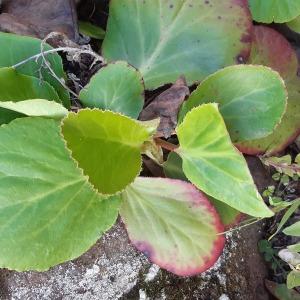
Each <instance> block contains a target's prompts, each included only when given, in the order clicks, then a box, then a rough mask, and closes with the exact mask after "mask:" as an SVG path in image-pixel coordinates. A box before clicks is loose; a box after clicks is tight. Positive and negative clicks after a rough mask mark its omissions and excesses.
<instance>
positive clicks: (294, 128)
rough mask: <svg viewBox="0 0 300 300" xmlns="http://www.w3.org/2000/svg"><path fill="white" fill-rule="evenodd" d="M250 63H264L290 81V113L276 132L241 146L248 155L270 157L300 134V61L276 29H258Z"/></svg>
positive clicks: (240, 144) (257, 27)
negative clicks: (298, 73)
mask: <svg viewBox="0 0 300 300" xmlns="http://www.w3.org/2000/svg"><path fill="white" fill-rule="evenodd" d="M250 63H253V64H264V65H267V66H269V67H271V68H272V69H274V70H276V71H278V72H279V73H280V74H281V76H282V77H283V79H284V80H285V81H286V86H287V90H288V102H287V110H286V113H285V114H284V116H283V118H282V120H281V123H280V124H279V126H278V127H277V128H276V129H275V131H274V133H273V134H271V135H269V136H267V137H265V138H262V139H257V140H252V141H247V142H243V143H238V144H237V147H238V148H239V149H240V150H241V151H242V152H244V153H247V154H255V155H256V154H262V153H265V152H267V153H268V154H269V155H271V154H276V153H278V152H280V151H282V150H283V149H284V148H285V147H286V146H288V145H289V144H290V143H292V142H293V141H294V140H295V138H296V137H297V136H298V135H299V134H300V80H299V78H298V76H297V69H298V60H297V55H296V53H295V50H294V49H293V48H292V46H291V45H290V44H289V42H288V41H287V40H286V39H285V38H284V37H283V36H282V35H281V34H279V33H278V32H276V31H275V30H273V29H271V28H268V27H265V26H256V27H255V29H254V43H253V46H252V52H251V57H250Z"/></svg>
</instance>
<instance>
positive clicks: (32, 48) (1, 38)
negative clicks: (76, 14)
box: [0, 32, 70, 108]
mask: <svg viewBox="0 0 300 300" xmlns="http://www.w3.org/2000/svg"><path fill="white" fill-rule="evenodd" d="M0 48H1V51H0V67H11V66H13V65H15V64H17V63H19V62H21V61H23V60H26V59H27V58H29V57H31V56H34V55H36V54H38V53H40V52H41V40H39V39H36V38H32V37H26V36H19V35H15V34H10V33H4V32H0ZM44 49H45V50H49V49H52V47H50V46H49V45H47V44H45V47H44ZM46 58H47V60H48V61H49V63H50V65H51V67H52V69H53V71H54V72H55V74H56V75H57V76H58V77H59V78H61V79H64V78H65V73H64V71H63V66H62V60H61V58H60V56H59V55H58V54H57V53H53V54H50V55H47V56H46ZM18 72H20V73H22V74H25V75H29V76H34V77H37V78H39V79H43V80H45V81H47V82H48V83H49V84H51V85H52V86H53V87H54V88H55V90H56V91H57V93H58V95H59V97H60V99H61V100H62V102H63V104H64V105H65V106H66V107H67V108H68V107H69V106H70V97H69V93H68V92H67V91H66V90H65V88H64V87H62V85H61V84H60V83H59V82H58V81H57V80H56V79H55V78H54V77H53V76H52V75H51V74H50V72H49V70H48V69H46V68H44V67H42V59H38V60H37V61H36V60H31V61H29V62H27V63H26V64H24V65H22V66H20V67H18Z"/></svg>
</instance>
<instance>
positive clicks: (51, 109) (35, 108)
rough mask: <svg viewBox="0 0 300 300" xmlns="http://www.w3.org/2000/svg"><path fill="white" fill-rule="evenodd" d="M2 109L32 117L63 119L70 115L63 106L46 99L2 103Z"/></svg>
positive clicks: (0, 103) (0, 105)
mask: <svg viewBox="0 0 300 300" xmlns="http://www.w3.org/2000/svg"><path fill="white" fill-rule="evenodd" d="M0 107H1V108H5V109H7V110H10V111H13V112H17V113H20V114H23V115H25V116H31V117H48V118H53V119H62V118H63V117H65V116H66V115H67V114H68V110H67V109H66V108H65V107H64V106H62V105H61V104H59V103H57V102H54V101H48V100H44V99H33V100H24V101H19V102H12V101H5V102H1V101H0ZM0 112H1V111H0Z"/></svg>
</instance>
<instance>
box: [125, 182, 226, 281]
mask: <svg viewBox="0 0 300 300" xmlns="http://www.w3.org/2000/svg"><path fill="white" fill-rule="evenodd" d="M123 200H124V203H123V206H122V208H121V211H120V213H121V216H122V219H123V221H124V223H125V225H126V228H127V231H128V234H129V238H130V240H131V241H132V243H133V244H134V245H135V247H136V248H137V249H139V250H140V251H142V252H144V253H145V254H146V255H147V256H148V257H149V259H150V260H151V261H152V262H154V263H155V264H157V265H159V266H160V267H162V268H164V269H166V270H168V271H170V272H172V273H175V274H177V275H180V276H191V275H196V274H199V273H201V272H203V271H205V270H207V269H208V268H210V267H211V266H212V265H213V264H214V263H215V262H216V260H217V259H218V257H219V256H220V254H221V252H222V249H223V247H224V241H225V238H224V236H223V235H221V234H220V233H221V232H223V231H224V228H223V225H222V223H221V221H220V218H219V216H218V214H217V212H216V210H215V209H214V207H213V206H212V204H211V203H210V202H209V201H208V200H207V198H206V197H205V196H204V194H202V193H201V192H200V191H199V190H197V189H196V188H195V187H194V186H193V185H192V184H190V183H187V182H184V181H181V180H174V179H167V178H146V177H139V178H137V179H136V180H135V182H134V183H133V184H132V185H131V186H129V187H128V188H126V190H125V191H124V192H123Z"/></svg>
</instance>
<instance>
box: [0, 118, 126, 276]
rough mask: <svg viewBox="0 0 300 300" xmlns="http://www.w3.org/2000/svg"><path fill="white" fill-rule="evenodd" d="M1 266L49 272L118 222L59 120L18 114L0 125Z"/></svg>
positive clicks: (112, 202)
mask: <svg viewBox="0 0 300 300" xmlns="http://www.w3.org/2000/svg"><path fill="white" fill-rule="evenodd" d="M0 140H1V144H0V231H1V235H0V244H1V247H0V267H1V268H10V269H15V270H18V271H24V270H39V271H43V270H47V269H48V268H49V267H51V266H54V265H56V264H59V263H62V262H64V261H67V260H70V259H74V258H76V257H78V256H79V255H81V254H82V253H83V252H85V251H87V250H88V249H89V248H90V247H91V246H92V245H93V244H94V243H95V242H96V241H97V239H98V238H99V237H100V236H101V234H102V233H103V232H104V231H105V230H107V229H108V228H109V227H110V226H111V225H112V224H113V223H114V221H115V220H116V217H117V213H118V207H119V203H120V202H119V200H118V199H117V198H108V199H104V198H103V197H101V196H100V195H98V194H97V193H96V192H95V191H94V190H93V188H92V187H91V185H90V184H89V183H88V180H87V178H86V177H85V176H83V175H82V172H81V171H80V170H79V169H78V168H77V166H76V164H75V162H74V161H73V160H72V159H71V158H70V155H69V152H68V151H67V150H66V148H65V145H64V142H63V140H62V139H61V136H60V129H59V123H58V122H57V121H54V120H51V119H45V118H38V117H37V118H30V117H29V118H22V119H17V120H14V121H12V122H11V123H10V124H9V125H4V126H2V127H1V128H0Z"/></svg>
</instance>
